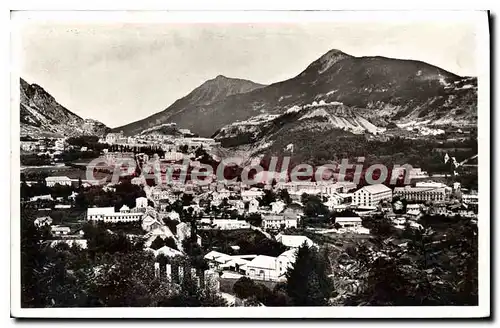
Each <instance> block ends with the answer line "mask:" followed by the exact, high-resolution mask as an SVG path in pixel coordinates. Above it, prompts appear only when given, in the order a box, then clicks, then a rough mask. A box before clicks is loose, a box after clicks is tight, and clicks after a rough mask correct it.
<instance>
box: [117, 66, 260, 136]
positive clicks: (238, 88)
mask: <svg viewBox="0 0 500 328" xmlns="http://www.w3.org/2000/svg"><path fill="white" fill-rule="evenodd" d="M262 87H265V86H264V85H262V84H258V83H255V82H252V81H248V80H243V79H233V78H228V77H225V76H223V75H219V76H217V77H216V78H214V79H211V80H208V81H206V82H205V83H203V84H202V85H200V86H199V87H197V88H196V89H194V90H193V91H192V92H190V93H189V94H188V95H187V96H185V97H183V98H181V99H179V100H177V101H176V102H174V103H173V104H172V105H171V106H169V107H168V108H167V109H165V110H163V111H161V112H159V113H156V114H154V115H151V116H149V117H146V118H144V119H142V120H139V121H136V122H133V123H130V124H127V125H124V126H120V127H117V128H114V129H113V131H117V132H119V131H123V133H124V134H126V135H135V134H140V133H141V132H142V131H144V130H146V129H150V128H153V127H155V126H158V125H162V124H164V123H177V125H178V126H179V127H182V128H185V129H192V130H193V132H196V133H200V134H207V133H208V134H210V133H213V132H214V131H215V130H213V129H212V126H213V125H214V123H212V119H213V118H212V117H211V116H212V115H213V114H214V108H215V107H214V104H217V103H219V102H221V101H224V100H225V99H226V98H227V97H230V96H233V95H240V94H245V93H248V92H251V91H253V90H256V89H260V88H262ZM203 122H205V124H206V126H205V127H203V126H204V125H205V124H204V123H203Z"/></svg>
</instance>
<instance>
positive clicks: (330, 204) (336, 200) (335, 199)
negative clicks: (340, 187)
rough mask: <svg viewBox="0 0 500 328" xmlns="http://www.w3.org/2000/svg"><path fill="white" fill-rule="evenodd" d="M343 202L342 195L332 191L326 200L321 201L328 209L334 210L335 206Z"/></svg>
mask: <svg viewBox="0 0 500 328" xmlns="http://www.w3.org/2000/svg"><path fill="white" fill-rule="evenodd" d="M343 203H344V197H343V196H342V195H340V194H339V193H336V192H335V193H332V194H330V195H329V196H328V200H327V201H326V202H324V203H323V205H325V206H326V207H327V208H328V210H329V211H333V210H335V207H336V206H339V205H341V204H343Z"/></svg>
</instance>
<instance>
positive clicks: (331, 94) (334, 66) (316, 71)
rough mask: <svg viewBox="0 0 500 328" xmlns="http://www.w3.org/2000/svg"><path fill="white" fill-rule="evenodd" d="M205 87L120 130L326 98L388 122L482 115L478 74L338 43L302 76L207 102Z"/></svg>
mask: <svg viewBox="0 0 500 328" xmlns="http://www.w3.org/2000/svg"><path fill="white" fill-rule="evenodd" d="M212 81H213V80H212ZM207 83H208V82H207ZM205 87H206V86H205V84H204V85H202V86H201V87H199V88H197V89H195V90H194V91H193V92H192V93H191V94H189V95H188V96H186V97H184V98H182V99H180V100H178V101H177V102H176V103H174V104H173V105H172V106H170V107H169V108H168V109H167V110H165V111H163V112H161V113H158V114H155V115H153V116H151V117H150V118H148V119H146V120H141V121H139V122H136V123H132V124H129V125H127V126H125V127H120V128H117V129H116V130H120V129H122V130H124V132H125V133H129V134H130V133H137V131H140V130H141V129H144V128H147V127H149V126H150V125H155V124H159V123H164V122H176V123H178V125H179V126H181V127H186V128H189V129H191V130H192V131H193V132H195V133H198V134H200V135H204V136H209V135H212V134H213V133H214V132H216V131H218V130H219V129H221V128H222V127H224V126H226V125H228V124H231V123H234V122H236V121H244V120H247V119H249V118H251V117H255V116H258V115H261V114H280V113H284V112H285V111H286V110H288V109H289V108H291V107H293V106H304V105H306V104H312V103H313V102H320V101H324V102H326V103H332V102H341V103H343V105H345V106H347V107H349V108H351V109H353V110H354V112H352V113H351V114H353V115H354V114H355V115H358V116H360V117H362V118H363V119H366V120H368V121H369V122H370V123H372V124H373V123H375V122H377V123H378V124H380V126H381V127H383V126H385V125H386V124H388V122H395V123H403V122H413V121H424V120H425V121H429V122H430V123H432V124H447V125H449V124H455V123H456V124H476V120H477V80H476V79H475V78H469V77H460V76H457V75H455V74H453V73H450V72H447V71H445V70H443V69H441V68H439V67H436V66H433V65H429V64H427V63H424V62H421V61H415V60H401V59H391V58H385V57H354V56H351V55H348V54H345V53H343V52H342V51H339V50H335V49H334V50H330V51H329V52H327V53H326V54H325V55H323V56H321V57H320V58H319V59H318V60H316V61H314V62H313V63H311V64H310V65H309V66H308V67H307V68H306V69H305V70H304V71H303V72H302V73H300V74H299V75H297V76H296V77H294V78H291V79H289V80H286V81H283V82H279V83H274V84H271V85H269V86H266V87H258V88H255V89H254V90H249V91H248V92H245V93H237V94H230V95H227V96H226V97H223V95H224V93H222V94H220V93H219V94H218V95H220V96H216V97H208V98H209V99H210V101H203V102H202V103H201V104H200V102H199V97H198V96H196V97H195V96H194V95H198V94H200V93H202V94H204V93H205V92H201V90H204V89H205ZM201 99H204V98H203V97H201ZM375 125H377V124H375Z"/></svg>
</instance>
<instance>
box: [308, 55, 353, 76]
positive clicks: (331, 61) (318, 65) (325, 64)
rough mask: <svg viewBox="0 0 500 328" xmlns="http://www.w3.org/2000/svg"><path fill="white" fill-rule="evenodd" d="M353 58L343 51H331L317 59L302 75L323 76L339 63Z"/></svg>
mask: <svg viewBox="0 0 500 328" xmlns="http://www.w3.org/2000/svg"><path fill="white" fill-rule="evenodd" d="M352 57H353V56H351V55H348V54H346V53H345V52H343V51H340V50H338V49H330V50H328V52H326V53H325V54H324V55H322V56H321V57H319V58H318V59H316V60H315V61H313V62H312V63H311V65H309V66H308V67H307V68H306V69H305V70H304V71H303V72H302V73H301V75H306V74H321V73H323V72H325V71H327V70H328V69H329V68H330V67H332V66H333V65H335V64H336V63H337V62H339V61H341V60H343V59H346V58H352Z"/></svg>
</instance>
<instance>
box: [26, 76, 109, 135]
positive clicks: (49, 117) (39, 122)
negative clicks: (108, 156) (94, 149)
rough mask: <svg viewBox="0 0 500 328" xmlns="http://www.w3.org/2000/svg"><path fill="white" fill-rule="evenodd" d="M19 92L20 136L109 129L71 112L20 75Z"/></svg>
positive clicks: (89, 133) (98, 133) (92, 132)
mask: <svg viewBox="0 0 500 328" xmlns="http://www.w3.org/2000/svg"><path fill="white" fill-rule="evenodd" d="M20 92H21V94H20V122H21V135H22V136H30V137H35V138H37V137H44V136H78V135H103V134H104V133H106V132H107V131H108V130H109V128H108V127H106V126H105V125H104V124H102V123H101V122H98V121H96V120H92V119H83V118H81V117H80V116H78V115H76V114H74V113H72V112H71V111H69V110H68V109H67V108H65V107H64V106H62V105H61V104H59V103H58V102H57V101H56V100H55V98H54V97H53V96H52V95H51V94H49V93H48V92H47V91H45V90H44V89H43V88H42V87H41V86H39V85H37V84H29V83H28V82H26V81H25V80H23V79H21V81H20Z"/></svg>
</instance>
